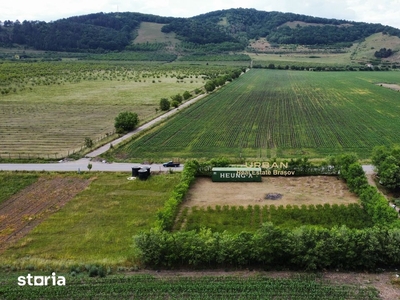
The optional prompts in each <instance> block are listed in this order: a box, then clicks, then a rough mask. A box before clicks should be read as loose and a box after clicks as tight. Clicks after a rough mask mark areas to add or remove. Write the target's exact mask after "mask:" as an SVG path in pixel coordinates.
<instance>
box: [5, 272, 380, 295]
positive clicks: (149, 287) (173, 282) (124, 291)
mask: <svg viewBox="0 0 400 300" xmlns="http://www.w3.org/2000/svg"><path fill="white" fill-rule="evenodd" d="M11 280H12V279H8V278H7V281H5V282H6V284H7V285H6V286H5V287H2V286H0V296H1V294H2V293H3V294H4V293H6V294H7V295H8V297H7V299H18V300H20V299H33V298H35V299H36V298H43V297H44V298H46V299H56V298H59V297H60V295H61V294H62V297H64V298H68V299H76V298H80V299H83V298H84V299H90V298H99V297H100V298H101V299H115V295H118V297H119V298H124V299H128V298H129V299H131V298H132V299H228V298H229V299H297V300H302V299H307V300H311V299H318V300H336V299H354V300H357V299H360V300H361V299H363V300H378V299H379V292H378V290H377V289H376V288H374V287H372V286H366V285H359V284H344V283H335V282H331V281H330V280H327V279H324V278H319V277H318V276H312V275H308V276H307V275H297V276H292V277H289V278H279V277H268V276H263V275H258V276H255V275H247V276H243V275H242V276H204V277H199V276H187V275H186V276H171V275H169V276H168V275H167V276H165V277H159V276H158V277H156V276H151V275H133V276H109V277H106V278H84V279H83V278H71V277H67V282H68V286H67V287H68V288H67V289H66V287H65V286H62V287H57V286H47V287H46V289H42V290H40V289H35V288H30V289H27V288H25V289H21V288H20V287H18V286H16V285H15V284H11V283H10V281H11ZM14 281H15V279H14Z"/></svg>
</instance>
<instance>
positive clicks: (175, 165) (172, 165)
mask: <svg viewBox="0 0 400 300" xmlns="http://www.w3.org/2000/svg"><path fill="white" fill-rule="evenodd" d="M179 165H180V163H178V162H173V161H172V160H171V161H169V162H166V163H163V167H165V168H170V167H173V168H176V167H179Z"/></svg>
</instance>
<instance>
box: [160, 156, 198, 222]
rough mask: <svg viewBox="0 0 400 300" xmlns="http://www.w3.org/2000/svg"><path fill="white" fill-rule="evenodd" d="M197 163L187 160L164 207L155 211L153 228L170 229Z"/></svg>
mask: <svg viewBox="0 0 400 300" xmlns="http://www.w3.org/2000/svg"><path fill="white" fill-rule="evenodd" d="M197 168H198V166H197V163H196V162H195V161H189V162H187V163H186V164H185V168H184V169H183V171H182V174H181V181H180V182H179V183H178V185H176V186H175V188H174V190H173V191H172V194H171V197H170V198H169V199H168V200H167V201H166V202H165V204H164V207H163V208H162V209H160V210H159V211H158V212H157V220H156V224H155V228H156V229H157V230H171V229H172V226H173V225H174V221H175V218H176V215H177V214H178V211H179V204H180V203H181V202H182V200H183V199H184V197H185V195H186V193H187V192H188V190H189V187H190V185H191V184H192V183H193V181H194V180H195V178H196V177H195V174H196V172H197Z"/></svg>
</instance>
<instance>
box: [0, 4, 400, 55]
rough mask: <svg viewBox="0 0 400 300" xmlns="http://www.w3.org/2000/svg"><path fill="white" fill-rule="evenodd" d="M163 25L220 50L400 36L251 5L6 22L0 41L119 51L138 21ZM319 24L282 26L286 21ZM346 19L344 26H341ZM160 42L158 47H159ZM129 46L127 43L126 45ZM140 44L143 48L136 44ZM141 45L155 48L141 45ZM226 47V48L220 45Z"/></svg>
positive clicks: (389, 29)
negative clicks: (259, 42)
mask: <svg viewBox="0 0 400 300" xmlns="http://www.w3.org/2000/svg"><path fill="white" fill-rule="evenodd" d="M144 21H145V22H155V23H160V24H165V25H164V26H163V27H162V32H164V33H169V32H175V33H176V34H177V36H178V38H179V39H181V41H183V42H185V43H188V44H192V45H195V47H197V46H201V47H203V48H204V47H206V48H207V50H209V49H210V48H218V51H232V50H233V51H236V50H243V49H244V48H245V47H246V46H247V45H248V41H249V40H250V39H257V38H260V37H266V38H267V39H268V41H270V42H273V43H279V44H281V43H291V44H303V45H322V44H323V45H332V44H338V43H351V42H354V41H356V40H359V39H363V38H366V37H367V36H369V35H371V34H373V33H377V32H382V33H385V34H390V35H395V36H399V37H400V30H399V29H396V28H393V27H390V26H383V25H381V24H369V23H361V22H349V21H344V20H336V19H325V18H316V17H310V16H304V15H299V14H292V13H281V12H265V11H257V10H255V9H229V10H220V11H214V12H210V13H207V14H202V15H199V16H195V17H192V18H173V17H162V16H155V15H148V14H140V13H131V12H124V13H95V14H88V15H83V16H76V17H70V18H66V19H60V20H57V21H54V22H48V23H46V22H44V21H26V20H25V21H23V22H20V21H15V22H13V21H10V20H7V21H5V22H4V23H3V24H4V25H3V26H0V45H2V46H12V45H13V44H21V45H26V46H28V47H33V48H35V49H38V50H51V51H75V52H78V51H99V52H102V51H121V50H124V49H127V47H128V46H129V47H130V48H131V50H136V49H135V48H136V46H135V47H132V46H130V44H131V42H132V40H133V39H134V38H135V37H136V35H137V31H136V30H137V29H138V27H139V25H140V23H141V22H144ZM294 21H298V22H304V23H312V24H318V25H320V26H300V25H298V26H297V27H295V28H291V27H289V26H283V25H285V24H286V23H287V22H294ZM343 24H346V26H340V25H343ZM159 46H160V45H158V46H157V47H159ZM129 47H128V48H129ZM137 47H138V48H139V49H140V48H142V47H143V45H142V46H137ZM144 48H145V50H152V49H153V48H151V47H148V46H145V47H144ZM224 49H227V50H224Z"/></svg>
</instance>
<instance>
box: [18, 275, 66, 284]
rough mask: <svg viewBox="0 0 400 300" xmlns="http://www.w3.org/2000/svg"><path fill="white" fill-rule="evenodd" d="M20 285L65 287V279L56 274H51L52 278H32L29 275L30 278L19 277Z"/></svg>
mask: <svg viewBox="0 0 400 300" xmlns="http://www.w3.org/2000/svg"><path fill="white" fill-rule="evenodd" d="M18 285H19V286H25V285H30V286H46V285H58V286H63V285H65V277H64V276H57V277H56V273H54V272H53V273H51V276H32V275H31V274H28V276H19V277H18Z"/></svg>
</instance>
